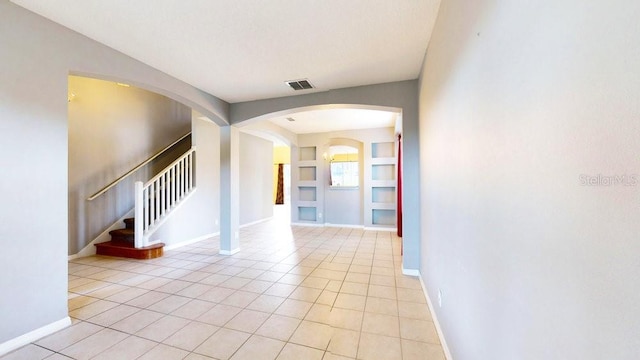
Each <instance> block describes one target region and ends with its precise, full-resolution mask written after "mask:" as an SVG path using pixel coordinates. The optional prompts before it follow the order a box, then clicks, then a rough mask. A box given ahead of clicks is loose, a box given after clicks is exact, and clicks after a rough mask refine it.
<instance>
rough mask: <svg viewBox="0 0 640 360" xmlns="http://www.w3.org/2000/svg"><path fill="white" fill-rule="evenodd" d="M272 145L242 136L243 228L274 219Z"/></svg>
mask: <svg viewBox="0 0 640 360" xmlns="http://www.w3.org/2000/svg"><path fill="white" fill-rule="evenodd" d="M272 199H273V142H271V141H268V140H264V139H261V138H259V137H256V136H253V135H249V134H246V133H243V132H241V133H240V225H244V224H249V223H252V222H255V221H259V220H263V219H267V218H270V217H272V216H273V200H272Z"/></svg>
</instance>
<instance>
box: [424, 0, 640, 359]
mask: <svg viewBox="0 0 640 360" xmlns="http://www.w3.org/2000/svg"><path fill="white" fill-rule="evenodd" d="M639 14H640V2H634V1H607V2H605V1H579V0H560V1H557V0H539V1H529V0H510V1H492V0H476V1H465V0H446V1H443V2H442V6H441V8H440V14H439V18H438V21H437V24H436V27H435V32H434V35H433V38H432V40H431V43H430V44H429V49H428V52H427V59H426V62H425V65H424V68H423V73H422V79H421V86H420V135H421V136H420V144H421V147H420V163H421V170H422V176H421V181H422V189H421V190H422V192H421V194H422V217H421V219H422V225H423V227H422V250H423V251H422V255H421V259H422V261H421V264H422V267H421V273H422V276H423V278H424V280H425V283H426V286H427V288H428V292H429V295H430V298H431V300H433V302H434V306H435V309H436V311H435V314H436V315H437V318H438V320H439V322H440V325H441V327H442V329H443V331H444V335H445V338H446V341H447V343H448V345H449V348H450V350H451V353H452V355H453V358H454V359H456V360H467V359H469V360H484V359H491V360H502V359H504V360H511V359H523V360H524V359H532V360H533V359H535V360H537V359H620V360H622V359H625V360H626V359H629V360H630V359H637V358H638V356H639V354H640V336H639V334H640V280H639V279H640V239H639V234H640V221H639V219H640V185H639V184H637V183H634V180H633V179H634V178H633V176H634V174H635V175H636V176H637V174H640V156H639V154H640V141H639V140H640V106H639V101H638V99H639V96H640V68H639V67H638V64H640V51H639V49H640V26H638V17H639ZM608 176H619V179H620V183H617V184H616V183H614V182H608V180H607V178H606V177H608ZM635 179H636V180H640V177H636V178H635ZM589 182H591V183H589ZM439 291H440V292H441V294H442V306H441V307H440V306H439V305H438V292H439Z"/></svg>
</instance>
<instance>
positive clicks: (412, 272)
mask: <svg viewBox="0 0 640 360" xmlns="http://www.w3.org/2000/svg"><path fill="white" fill-rule="evenodd" d="M402 273H403V274H404V275H409V276H418V277H419V276H420V270H418V269H405V268H404V267H403V268H402ZM420 281H422V280H420Z"/></svg>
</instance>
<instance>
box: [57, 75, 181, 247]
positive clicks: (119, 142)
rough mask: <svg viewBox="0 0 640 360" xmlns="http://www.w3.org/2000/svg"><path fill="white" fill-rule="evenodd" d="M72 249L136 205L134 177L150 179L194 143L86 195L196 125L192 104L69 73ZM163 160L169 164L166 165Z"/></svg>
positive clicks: (70, 228) (70, 222) (70, 243)
mask: <svg viewBox="0 0 640 360" xmlns="http://www.w3.org/2000/svg"><path fill="white" fill-rule="evenodd" d="M69 92H73V93H74V94H75V97H74V98H73V99H72V100H71V102H69V119H68V126H69V254H75V253H77V252H78V251H79V250H81V249H82V248H83V247H85V246H86V245H87V244H89V243H90V242H91V241H92V240H93V239H94V238H95V237H97V236H98V235H99V234H100V233H101V232H102V231H104V230H105V229H106V228H107V227H109V226H111V225H112V224H113V223H114V222H115V221H116V220H118V219H119V218H121V217H122V216H123V215H125V213H127V212H128V211H129V210H131V209H132V208H133V202H134V192H133V186H134V182H135V181H147V180H149V179H150V178H151V177H153V175H155V173H156V172H157V171H159V170H161V169H162V168H163V167H164V166H166V165H168V164H169V163H170V162H171V161H172V160H174V159H176V158H177V157H178V156H180V155H181V154H182V153H183V152H184V151H186V150H187V149H188V148H189V147H190V141H187V142H185V144H184V146H181V147H179V148H178V149H177V151H175V154H173V155H174V156H171V155H172V154H166V155H165V156H164V158H165V159H164V160H165V161H161V160H163V159H158V161H157V162H156V163H157V164H159V166H153V164H151V165H150V166H147V167H145V168H143V169H141V170H139V171H138V172H137V173H135V174H133V175H132V176H131V177H129V178H127V179H126V180H125V181H124V182H122V183H121V184H120V185H118V186H116V187H115V188H113V189H111V190H109V191H108V192H106V193H105V194H103V195H101V196H100V197H99V198H97V199H95V200H93V201H87V198H88V197H89V196H91V195H92V194H93V193H95V192H97V191H98V190H100V189H102V188H103V187H104V186H105V185H108V184H109V183H110V182H111V181H113V180H115V179H117V178H118V177H119V176H120V175H122V174H125V173H126V172H127V171H129V170H131V169H133V168H135V167H136V166H137V165H138V164H140V163H142V162H143V161H145V160H147V159H148V158H149V157H151V156H152V155H154V153H155V152H157V151H158V150H161V149H163V148H164V147H165V146H167V145H169V144H171V143H172V142H174V141H175V140H177V139H178V138H180V137H181V136H182V135H184V134H186V133H188V132H190V131H191V109H189V108H188V107H186V106H184V105H182V104H180V103H178V102H176V101H173V100H171V99H169V98H167V97H164V96H162V95H158V94H154V93H152V92H149V91H146V90H143V89H139V88H136V87H133V86H131V87H123V86H119V85H117V84H116V83H114V82H110V81H103V80H97V79H90V78H84V77H78V76H69ZM163 165H164V166H163Z"/></svg>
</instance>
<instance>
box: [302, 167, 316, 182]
mask: <svg viewBox="0 0 640 360" xmlns="http://www.w3.org/2000/svg"><path fill="white" fill-rule="evenodd" d="M298 169H299V171H300V181H316V175H317V174H316V167H315V166H300V167H299V168H298Z"/></svg>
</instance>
